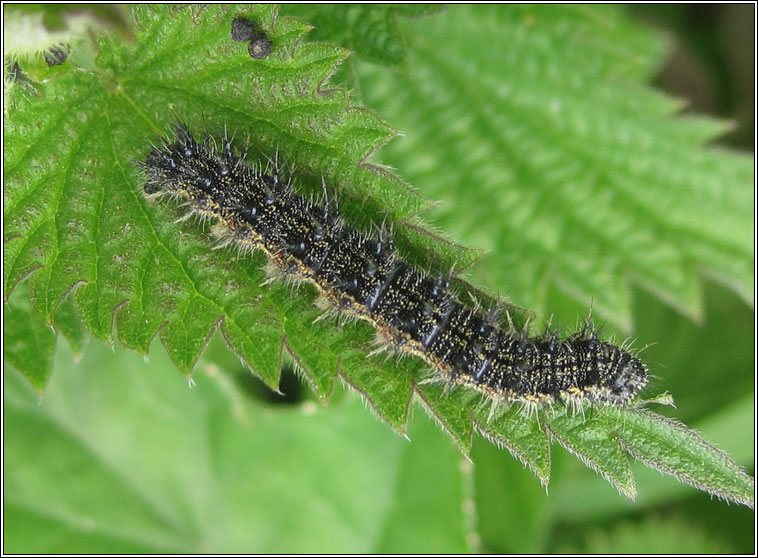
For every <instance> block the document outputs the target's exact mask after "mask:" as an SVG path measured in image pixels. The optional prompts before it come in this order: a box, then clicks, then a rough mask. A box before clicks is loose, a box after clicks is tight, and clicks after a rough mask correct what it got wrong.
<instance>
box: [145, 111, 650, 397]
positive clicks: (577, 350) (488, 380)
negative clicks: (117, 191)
mask: <svg viewBox="0 0 758 558" xmlns="http://www.w3.org/2000/svg"><path fill="white" fill-rule="evenodd" d="M220 145H221V149H218V148H217V147H216V142H215V141H213V140H209V139H205V140H204V141H203V142H198V141H196V140H195V139H194V138H193V136H192V134H191V133H190V131H189V129H188V128H187V127H186V126H185V125H182V124H180V125H178V126H177V127H176V131H175V139H174V140H168V139H164V140H163V141H162V142H161V143H160V145H159V146H157V147H154V148H153V149H152V150H151V151H150V153H149V154H148V156H147V157H146V159H145V160H144V161H141V162H139V163H138V164H139V166H140V167H141V168H142V169H143V172H144V176H145V185H144V192H145V195H146V196H147V197H148V198H154V197H160V196H169V197H172V198H176V199H186V200H188V202H189V203H188V206H189V212H190V214H197V215H200V216H201V217H203V218H207V217H210V218H213V219H215V220H217V221H218V222H219V223H220V224H221V227H222V229H223V230H222V232H223V233H224V234H225V235H226V236H227V241H228V242H230V243H236V244H237V245H238V246H240V247H243V248H245V249H261V250H263V251H264V252H265V253H266V255H267V256H268V258H269V261H270V262H271V264H273V265H272V268H273V269H274V270H276V272H277V274H278V275H281V276H284V277H288V278H292V279H295V280H299V281H307V282H309V283H312V284H313V285H315V286H316V287H317V288H318V290H319V291H320V293H321V294H322V295H323V298H325V299H326V301H328V303H329V307H331V308H332V309H336V310H339V311H340V312H344V313H346V314H348V315H350V316H353V317H356V318H359V319H363V320H366V321H368V322H370V323H371V324H372V325H373V326H374V327H375V328H376V331H377V333H378V335H379V337H380V338H381V339H382V340H383V341H384V342H385V346H386V347H390V348H394V349H396V350H399V351H402V352H404V353H409V354H412V355H416V356H419V357H421V358H422V359H424V361H426V362H427V363H428V364H429V365H430V366H431V367H432V368H433V370H434V371H436V373H437V374H435V376H434V377H435V378H437V379H439V380H445V381H447V382H448V383H451V384H462V385H464V386H466V387H469V388H472V389H474V390H476V391H478V392H480V393H482V394H484V395H486V396H488V397H489V398H491V399H492V400H494V401H495V402H496V403H497V402H500V401H502V402H505V403H511V402H521V403H525V404H527V405H532V406H536V405H545V404H551V403H554V402H557V401H560V402H564V403H571V404H576V403H578V402H581V401H585V400H587V401H590V402H595V401H597V402H604V403H611V404H619V405H620V404H625V403H627V402H629V401H631V400H632V399H633V398H634V396H635V395H636V394H637V393H638V391H639V390H640V389H642V388H643V387H644V386H645V384H646V383H647V369H646V367H645V365H644V364H643V363H642V362H641V361H640V360H639V359H638V358H637V357H636V356H635V355H633V354H632V353H630V352H629V351H628V350H627V349H626V348H624V347H618V346H615V345H613V344H610V343H607V342H604V341H601V340H599V339H598V335H597V331H595V330H594V329H593V328H592V326H591V325H590V323H589V320H588V321H587V323H586V324H585V327H584V329H582V330H581V331H579V332H577V333H575V334H574V335H572V336H570V337H568V338H567V339H565V340H560V339H559V338H558V333H557V331H554V332H550V331H547V332H546V333H545V334H544V335H542V336H539V337H529V336H528V335H527V333H526V332H525V331H517V330H516V329H515V328H514V327H513V326H512V325H509V326H505V327H503V326H501V325H500V324H499V323H498V320H497V318H496V316H495V314H494V313H492V312H487V311H485V310H483V309H481V308H478V307H477V308H471V307H468V306H466V305H464V304H463V303H461V302H460V301H459V300H458V298H457V297H456V296H455V294H454V293H453V291H452V290H451V288H450V278H449V277H446V276H434V275H431V274H428V273H425V272H424V271H421V270H419V269H416V268H414V267H413V266H412V265H410V264H409V263H407V262H406V261H404V260H403V258H402V257H401V256H400V255H399V254H398V252H397V251H396V250H395V249H394V247H393V243H392V239H391V238H390V236H391V235H389V234H388V233H387V232H386V231H384V229H382V230H381V231H380V232H379V233H378V234H376V235H371V234H366V233H362V232H359V231H357V230H355V229H353V228H351V227H350V226H348V225H347V224H346V223H345V222H344V220H343V219H342V218H341V217H340V215H339V213H338V210H337V209H336V208H335V206H334V204H331V203H329V202H328V201H327V200H326V188H325V187H324V198H323V199H322V200H321V201H320V202H313V201H310V200H308V199H307V198H306V197H304V196H302V195H300V194H298V193H296V192H295V191H294V190H293V188H292V187H291V186H290V183H289V181H285V180H283V179H282V176H281V173H280V170H279V168H278V165H276V164H274V165H273V166H274V168H273V169H272V170H270V171H266V170H262V169H259V168H255V167H251V166H249V165H248V164H247V163H246V162H245V160H244V157H243V156H240V155H238V154H235V152H234V151H233V149H232V145H231V141H230V140H229V138H228V137H227V135H226V134H224V137H223V139H222V141H221V143H220Z"/></svg>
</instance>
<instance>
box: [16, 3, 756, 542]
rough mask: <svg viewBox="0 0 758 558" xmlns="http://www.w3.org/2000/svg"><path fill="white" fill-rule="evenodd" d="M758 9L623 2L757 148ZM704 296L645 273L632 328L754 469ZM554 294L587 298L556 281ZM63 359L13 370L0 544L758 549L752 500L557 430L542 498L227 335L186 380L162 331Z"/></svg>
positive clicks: (697, 420)
mask: <svg viewBox="0 0 758 558" xmlns="http://www.w3.org/2000/svg"><path fill="white" fill-rule="evenodd" d="M754 9H755V8H754V6H752V5H718V6H706V5H698V6H685V5H675V6H661V5H655V6H634V7H631V8H630V11H631V12H632V13H633V14H634V16H635V17H637V18H639V19H641V20H644V21H647V22H649V23H650V24H652V25H656V26H659V27H661V28H662V29H664V30H665V31H666V32H667V33H669V34H670V36H671V38H672V39H673V46H674V50H673V54H672V56H671V59H670V62H669V63H668V64H667V65H666V67H665V68H664V69H663V71H662V72H661V74H660V76H659V77H658V79H657V80H656V84H657V85H658V86H659V87H661V88H663V89H665V90H667V91H669V92H671V93H672V94H674V95H676V96H679V97H684V98H686V99H688V100H689V102H690V107H691V108H692V110H694V111H697V112H703V113H707V114H711V115H716V116H721V117H724V118H727V119H731V120H734V121H735V123H736V127H735V129H734V130H733V131H732V132H731V133H730V134H729V135H727V136H726V137H725V138H723V139H722V140H720V141H719V144H723V145H725V146H729V147H736V148H740V149H743V150H749V151H752V147H753V138H754V128H753V117H754V95H755V93H754V70H753V69H754V59H753V54H754V53H753V49H752V45H753V36H754V28H753V12H754ZM405 131H406V132H407V133H409V132H412V131H411V130H405ZM405 178H407V179H408V180H409V181H410V182H411V183H413V182H414V181H413V177H412V176H406V177H405ZM22 291H23V289H20V290H19V292H16V293H14V295H13V296H14V297H16V296H26V293H24V292H22ZM704 296H705V323H704V324H702V325H696V324H693V323H692V322H691V321H689V320H688V319H687V318H685V317H683V316H681V315H680V314H677V313H676V312H675V311H673V310H671V309H670V308H668V307H667V306H665V305H664V304H662V303H661V302H660V301H658V300H657V299H655V298H654V297H653V296H651V295H650V294H649V293H647V292H645V291H642V290H635V291H634V308H635V315H634V323H635V325H636V334H637V336H638V338H639V339H641V340H643V341H645V342H647V341H648V340H656V339H663V338H665V339H667V340H669V341H667V343H666V344H665V346H664V345H663V344H658V345H655V346H653V347H651V348H650V349H648V350H647V351H646V353H645V355H646V359H647V360H648V362H649V363H650V364H651V368H652V369H654V370H656V371H658V375H659V376H660V377H661V378H663V377H665V382H664V381H663V380H660V384H661V385H662V386H663V388H662V389H665V390H667V391H669V392H671V393H674V394H675V395H676V401H677V404H678V407H679V409H678V410H676V411H672V412H671V413H670V414H674V415H675V416H677V417H678V418H679V419H681V420H682V421H684V422H685V423H687V424H688V425H689V426H691V427H693V428H695V429H697V430H699V431H700V432H702V433H703V434H704V436H705V437H706V439H708V440H711V441H718V445H719V447H720V448H721V449H723V450H725V451H727V452H728V453H729V454H730V455H731V456H732V457H733V458H734V459H735V460H737V461H738V462H739V463H741V464H743V465H745V466H748V468H749V471H750V472H751V474H752V473H753V463H754V461H753V456H754V432H753V431H746V430H745V427H744V425H745V424H746V423H753V421H754V416H753V409H754V397H753V391H754V376H753V371H754V366H755V361H754V351H753V349H754V339H755V331H754V313H753V310H752V309H751V308H748V307H747V306H745V304H744V303H743V302H742V301H741V300H740V299H739V298H738V297H737V296H735V295H734V294H732V293H731V292H729V291H727V290H725V289H723V288H722V287H720V286H718V285H716V284H713V283H705V287H704ZM549 300H550V304H549V305H548V306H549V307H550V308H552V309H555V312H556V314H557V315H561V314H564V315H572V312H573V313H576V314H582V313H583V312H584V311H585V309H583V307H582V305H580V304H578V303H576V302H574V301H572V300H570V299H569V298H568V297H567V296H566V295H564V294H562V293H560V292H559V291H558V290H557V289H556V290H553V291H552V292H551V293H550V294H549ZM50 335H52V333H50ZM693 340H694V341H693ZM677 341H678V342H677ZM692 347H699V352H698V354H692ZM663 363H665V366H664V364H663ZM54 370H55V372H54V374H53V375H52V377H51V380H50V382H49V385H48V386H47V388H46V390H45V392H44V394H43V395H42V396H39V395H38V394H37V393H36V392H35V391H34V390H33V389H32V388H31V387H30V386H29V385H28V383H27V381H26V380H25V379H24V378H23V377H22V376H21V375H20V374H19V373H18V372H17V371H15V370H13V369H12V368H11V367H10V366H8V367H5V368H4V372H3V377H4V415H3V416H4V424H3V434H4V437H5V439H4V457H3V468H4V475H5V478H4V480H5V492H4V503H3V505H4V511H5V514H4V530H5V533H4V534H5V537H4V541H3V550H4V552H8V553H20V552H24V553H35V552H39V553H45V552H55V551H60V552H69V553H78V552H120V553H129V552H151V553H163V552H260V553H265V552H283V553H288V552H358V553H360V552H364V553H369V552H429V553H434V552H466V551H472V550H478V551H482V552H504V553H505V552H589V553H731V552H734V553H752V552H754V540H755V539H754V535H755V530H754V520H755V515H754V512H753V511H751V510H748V509H746V508H743V507H739V506H735V505H727V504H725V503H723V502H718V501H716V500H714V499H712V498H711V497H709V496H707V495H705V494H701V493H698V492H697V491H695V490H694V489H692V488H689V487H687V486H684V485H682V484H680V483H677V482H676V481H674V480H672V479H670V478H667V477H663V476H661V475H659V474H658V473H654V472H651V471H649V470H647V469H645V468H644V467H639V466H635V476H636V478H637V481H638V493H639V498H638V501H637V502H630V501H628V500H626V499H625V498H624V497H622V496H620V495H618V494H617V493H616V492H615V490H614V489H613V488H612V487H611V486H610V485H609V484H607V483H606V482H604V481H603V480H602V479H600V478H599V477H597V476H596V475H595V474H594V473H592V472H591V471H589V470H587V469H586V468H585V467H584V466H583V465H582V464H581V463H580V462H579V461H577V460H576V459H575V458H574V457H571V456H568V455H566V454H565V452H563V451H562V450H560V448H558V447H557V446H554V447H553V452H554V453H553V480H552V483H551V485H550V488H549V490H548V493H547V494H546V491H545V490H544V489H543V488H542V487H541V486H540V484H539V482H538V481H537V479H536V478H535V477H534V475H533V474H532V473H531V472H529V471H527V470H525V469H524V468H523V467H522V466H521V464H520V463H518V462H517V461H516V460H514V459H513V458H512V457H511V456H510V455H509V454H508V453H507V452H505V451H502V450H498V449H497V448H495V447H493V446H492V445H490V444H489V443H486V442H483V441H482V440H477V442H476V443H475V447H474V450H473V452H472V459H473V464H472V463H469V462H468V461H466V460H465V459H464V458H462V457H461V455H460V454H459V453H458V452H457V450H456V449H455V447H454V445H453V444H452V443H451V442H450V440H449V439H448V438H447V437H446V436H445V435H444V434H443V433H442V432H441V431H440V430H439V429H438V428H437V427H436V425H434V424H433V423H431V421H430V419H428V418H427V416H426V414H425V413H424V412H423V411H422V410H421V409H419V408H416V409H415V412H414V416H413V418H412V421H411V426H410V428H409V437H410V439H411V441H410V442H409V441H407V440H405V439H403V438H402V437H400V436H398V435H397V434H396V433H394V432H393V431H392V430H391V429H390V428H388V427H387V426H386V425H384V424H383V423H381V422H380V421H378V420H376V419H375V418H374V417H373V416H372V414H371V412H370V411H368V410H367V409H366V406H365V405H363V404H362V403H361V401H360V399H359V398H358V397H357V396H355V395H353V394H350V393H347V392H346V391H344V390H342V389H341V388H337V393H335V395H334V397H333V401H332V403H331V404H330V405H329V406H328V407H322V406H320V405H319V404H318V403H317V402H315V400H314V399H313V398H312V396H311V394H310V391H309V389H308V388H307V387H306V386H304V385H303V384H302V383H301V382H300V380H299V379H298V378H297V376H296V375H295V374H294V373H293V372H291V371H288V372H287V373H286V374H285V376H284V379H283V384H282V391H284V392H285V396H278V395H276V394H272V393H270V392H269V391H268V390H267V389H266V388H265V387H263V386H262V384H261V383H260V382H258V381H257V380H255V379H254V378H252V377H251V376H250V374H249V373H248V372H247V371H246V370H244V369H243V367H242V366H241V365H240V364H239V362H238V360H237V359H236V358H235V357H234V356H233V355H231V354H230V353H229V352H228V351H227V350H226V349H225V348H224V346H223V343H222V342H221V341H220V340H219V339H218V338H214V340H213V342H212V343H211V346H210V347H209V349H208V351H207V352H206V353H205V355H204V357H203V360H202V362H201V363H200V364H199V365H198V367H197V369H196V372H195V374H194V377H193V379H192V381H191V382H188V381H187V379H186V378H184V377H182V376H181V375H180V374H179V373H177V372H176V369H175V368H174V367H173V365H172V364H171V363H170V362H169V360H168V358H167V357H166V356H165V354H164V352H163V350H162V348H161V347H160V345H159V344H158V343H154V344H153V350H152V352H151V354H150V357H149V363H148V362H146V361H145V360H144V359H143V357H141V356H140V355H137V354H135V353H132V352H129V351H126V350H123V349H120V348H116V349H115V350H113V351H112V350H111V349H109V348H107V347H105V346H104V345H103V344H102V343H100V342H98V341H92V342H91V343H89V344H87V345H86V347H85V349H84V350H83V351H82V353H81V354H80V355H79V354H76V355H75V354H73V352H72V351H71V349H70V347H69V346H68V344H67V343H66V342H65V341H64V342H60V343H58V346H57V353H56V362H55V368H54ZM720 370H729V371H730V375H729V381H728V382H725V381H723V378H720V377H719V374H718V371H720ZM714 410H715V411H714Z"/></svg>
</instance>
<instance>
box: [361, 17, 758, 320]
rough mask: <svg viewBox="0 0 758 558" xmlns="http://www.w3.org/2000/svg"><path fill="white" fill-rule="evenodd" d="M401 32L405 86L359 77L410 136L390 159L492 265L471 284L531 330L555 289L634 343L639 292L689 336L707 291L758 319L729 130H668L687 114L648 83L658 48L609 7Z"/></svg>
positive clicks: (738, 167)
mask: <svg viewBox="0 0 758 558" xmlns="http://www.w3.org/2000/svg"><path fill="white" fill-rule="evenodd" d="M399 23H400V28H401V30H402V32H403V36H404V37H405V40H406V44H407V49H408V56H409V64H410V66H411V68H412V70H411V71H410V72H407V73H402V72H394V73H390V72H386V71H384V70H383V69H381V68H376V67H373V66H371V65H368V64H361V65H359V68H358V75H359V77H360V80H359V81H360V90H361V91H362V94H363V99H364V102H365V103H366V104H367V105H368V106H375V107H380V110H381V111H382V115H383V116H384V117H386V118H388V119H389V121H391V122H392V123H393V124H394V125H397V126H398V127H399V128H400V129H401V130H403V131H404V132H405V134H404V136H403V137H402V138H400V139H398V140H397V141H394V142H392V143H391V144H389V145H388V146H387V147H386V148H384V149H383V150H382V158H383V160H384V161H385V162H386V161H389V162H391V163H392V164H393V165H394V166H396V167H397V168H400V169H402V170H403V174H404V175H405V176H406V177H412V180H413V183H414V184H415V185H416V186H417V187H419V188H423V189H424V192H427V193H428V194H429V195H434V196H435V197H436V198H438V199H442V200H444V201H445V203H444V204H439V205H438V206H436V207H435V208H434V209H433V210H432V212H430V214H431V215H432V216H433V220H434V221H435V222H437V223H441V224H442V225H443V226H444V228H445V230H447V231H448V232H451V231H452V232H454V233H455V236H456V237H457V238H463V239H465V241H466V243H467V244H469V245H471V246H476V247H479V248H483V249H486V250H488V251H491V252H492V255H491V256H490V257H489V258H488V259H487V262H486V263H487V265H482V266H478V267H477V269H475V270H474V277H475V278H476V281H477V283H480V284H483V285H488V286H489V287H490V288H493V289H507V293H508V296H509V298H510V299H511V300H513V301H514V302H515V303H516V304H519V305H521V306H524V307H527V308H530V309H533V310H535V311H537V313H538V314H544V313H549V312H551V311H552V309H550V308H547V307H546V293H547V291H548V288H547V287H548V286H550V285H552V284H555V285H557V286H558V287H559V288H560V289H562V290H563V291H564V292H566V293H568V294H569V295H571V296H573V297H575V298H577V299H578V300H580V301H582V302H583V304H585V305H586V306H589V305H592V307H593V309H594V310H595V312H596V314H598V315H601V316H603V317H604V318H606V319H608V320H610V321H611V322H613V323H614V324H616V325H618V326H620V327H621V328H622V329H624V330H625V331H627V332H629V331H631V330H632V327H631V310H630V308H631V306H630V303H631V301H630V293H629V283H630V282H634V283H635V284H638V285H641V286H643V287H644V288H646V289H649V290H650V291H651V292H653V293H654V294H655V295H656V296H657V297H659V298H661V299H662V300H664V301H666V302H667V303H668V304H670V305H672V306H673V307H675V308H676V309H678V310H679V311H680V312H683V313H685V314H687V315H688V316H690V317H692V318H694V319H696V320H700V319H701V318H702V308H701V305H702V297H701V292H700V287H699V277H698V276H699V275H700V274H704V275H708V276H709V277H712V278H715V279H717V280H718V281H720V282H723V283H725V284H726V285H728V286H729V287H731V288H732V289H734V290H735V291H736V292H737V293H739V294H740V295H741V296H742V297H743V298H744V299H745V300H746V301H747V302H748V303H750V304H751V305H752V304H753V284H754V271H753V254H754V251H753V213H752V208H753V205H754V204H753V201H754V191H753V159H752V158H751V157H748V156H745V155H742V154H736V153H729V152H726V151H725V150H719V149H703V148H702V143H703V142H704V141H708V140H711V139H713V138H714V137H715V136H717V135H718V134H719V133H721V132H723V131H725V129H726V128H727V127H726V126H725V125H724V123H721V122H718V121H715V120H713V119H707V118H702V117H695V116H689V115H685V116H678V117H676V118H673V117H672V115H673V113H675V112H676V111H677V110H679V109H680V108H681V106H682V103H681V102H679V101H676V100H674V99H671V98H668V97H666V96H664V95H662V94H661V93H659V92H656V91H654V90H652V89H651V88H650V87H648V86H647V85H646V84H645V81H647V80H648V79H649V78H650V77H652V74H653V73H654V72H655V71H656V69H657V68H658V67H659V65H660V64H661V63H662V62H663V54H664V48H663V47H664V44H663V42H662V40H661V37H660V36H658V35H657V34H655V33H653V32H652V31H650V30H647V29H645V28H643V27H641V26H639V25H636V24H634V23H633V22H631V21H630V20H629V19H628V18H627V17H625V13H624V11H623V10H621V9H620V8H619V7H615V6H592V7H587V6H564V7H561V8H556V7H555V6H508V7H507V8H505V7H502V6H489V7H484V6H470V7H460V8H458V7H456V8H455V9H451V10H448V11H446V12H443V13H441V14H439V15H437V16H435V17H430V18H424V19H420V20H401V21H400V22H399ZM482 53H487V55H482ZM409 107H413V109H412V110H411V109H409ZM464 185H465V186H464Z"/></svg>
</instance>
